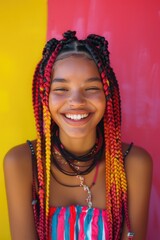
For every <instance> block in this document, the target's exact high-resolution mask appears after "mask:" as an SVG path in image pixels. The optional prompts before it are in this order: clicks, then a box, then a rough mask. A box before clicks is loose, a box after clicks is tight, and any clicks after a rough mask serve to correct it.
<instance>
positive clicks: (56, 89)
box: [53, 88, 68, 92]
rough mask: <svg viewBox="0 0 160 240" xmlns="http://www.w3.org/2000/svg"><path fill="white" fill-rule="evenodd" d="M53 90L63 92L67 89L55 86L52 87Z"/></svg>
mask: <svg viewBox="0 0 160 240" xmlns="http://www.w3.org/2000/svg"><path fill="white" fill-rule="evenodd" d="M53 91H54V92H65V91H68V90H67V89H66V88H55V89H53Z"/></svg>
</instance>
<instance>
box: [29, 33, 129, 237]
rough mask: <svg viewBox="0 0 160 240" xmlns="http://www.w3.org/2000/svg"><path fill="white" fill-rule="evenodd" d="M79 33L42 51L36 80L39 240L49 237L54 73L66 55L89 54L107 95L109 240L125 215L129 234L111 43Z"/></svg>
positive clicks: (47, 45) (118, 105)
mask: <svg viewBox="0 0 160 240" xmlns="http://www.w3.org/2000/svg"><path fill="white" fill-rule="evenodd" d="M75 34H76V32H74V31H68V32H66V33H64V34H63V39H62V40H60V41H58V40H56V39H54V38H53V39H51V40H50V41H49V42H48V43H47V44H46V46H45V48H44V50H43V57H42V60H41V61H40V63H39V64H38V66H37V68H36V71H35V75H34V79H33V88H32V92H33V93H32V94H33V107H34V115H35V121H36V129H37V146H36V161H37V172H38V198H39V207H40V209H39V215H38V219H39V220H38V223H36V226H37V231H38V236H39V239H40V240H46V239H48V235H49V195H50V193H49V186H50V162H51V160H50V157H51V127H52V125H53V124H54V122H53V120H52V119H51V115H50V111H49V103H48V101H49V91H50V83H51V72H52V67H53V64H54V62H55V61H56V58H57V56H60V54H62V53H66V52H68V53H69V52H75V54H78V52H81V53H86V54H88V55H89V56H91V58H92V59H93V60H94V62H95V63H96V65H97V67H98V69H99V72H100V74H101V79H102V83H103V87H104V92H105V95H106V109H105V114H104V117H103V130H104V141H105V157H106V210H107V214H108V229H109V239H110V240H112V239H114V240H116V239H119V238H120V234H121V227H122V221H123V217H122V211H123V209H124V213H125V219H126V223H127V226H128V230H129V231H130V224H129V216H128V205H127V181H126V176H125V171H124V163H123V156H122V149H121V148H122V146H121V144H122V143H121V107H120V94H119V87H118V83H117V80H116V77H115V74H114V72H113V70H112V68H111V67H110V61H109V51H108V42H107V41H106V40H105V38H104V37H101V36H98V35H94V34H91V35H89V36H88V37H87V38H86V39H85V40H77V37H76V36H75Z"/></svg>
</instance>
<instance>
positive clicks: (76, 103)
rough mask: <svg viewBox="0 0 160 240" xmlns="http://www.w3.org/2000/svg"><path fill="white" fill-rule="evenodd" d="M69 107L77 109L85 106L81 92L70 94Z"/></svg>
mask: <svg viewBox="0 0 160 240" xmlns="http://www.w3.org/2000/svg"><path fill="white" fill-rule="evenodd" d="M69 105H70V107H72V108H73V107H74V108H78V107H82V106H84V105H85V97H84V96H83V93H82V92H81V91H74V92H72V93H71V94H70V98H69Z"/></svg>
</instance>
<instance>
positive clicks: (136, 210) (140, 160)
mask: <svg viewBox="0 0 160 240" xmlns="http://www.w3.org/2000/svg"><path fill="white" fill-rule="evenodd" d="M128 147H129V145H128V144H123V145H122V149H123V153H124V152H125V151H126V150H127V149H128ZM125 171H126V177H127V185H128V211H129V218H130V225H131V229H132V231H133V232H134V233H135V237H134V239H135V240H139V239H146V232H147V220H148V209H149V201H150V192H151V185H152V158H151V156H150V154H149V153H148V152H147V151H146V150H145V149H143V148H141V147H138V146H135V145H133V146H132V148H131V149H130V151H129V153H128V155H127V157H126V158H125ZM122 235H123V237H122V239H126V235H127V227H126V224H124V229H123V234H122Z"/></svg>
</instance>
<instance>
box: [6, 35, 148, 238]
mask: <svg viewBox="0 0 160 240" xmlns="http://www.w3.org/2000/svg"><path fill="white" fill-rule="evenodd" d="M33 107H34V114H35V120H36V128H37V139H36V140H34V141H32V142H30V141H28V142H27V143H25V144H22V145H20V146H17V147H14V148H13V149H11V150H10V151H9V152H8V153H7V155H6V157H5V162H4V171H5V181H6V191H7V199H8V208H9V218H10V227H11V235H12V239H13V240H32V239H33V240H36V239H40V240H46V239H58V240H61V239H62V240H63V239H64V240H69V239H71V240H72V239H80V240H83V239H92V240H96V239H99V240H102V239H106V240H111V239H114V240H116V239H121V240H126V239H134V240H145V236H146V231H147V217H148V207H149V196H150V188H151V175H152V161H151V158H150V156H149V154H148V153H147V152H146V151H145V150H143V149H141V148H139V147H136V146H135V145H133V144H125V143H122V142H121V129H120V128H121V108H120V95H119V88H118V83H117V80H116V77H115V74H114V72H113V70H112V68H111V66H110V62H109V52H108V43H107V41H106V40H105V38H104V37H101V36H97V35H93V34H92V35H89V36H88V37H87V38H86V39H85V40H78V39H77V37H76V33H75V32H72V31H68V32H66V33H64V34H63V38H62V40H60V41H58V40H56V39H54V38H53V39H51V40H50V41H49V42H48V43H47V44H46V46H45V48H44V51H43V57H42V60H41V61H40V62H39V64H38V66H37V68H36V71H35V75H34V80H33Z"/></svg>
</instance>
